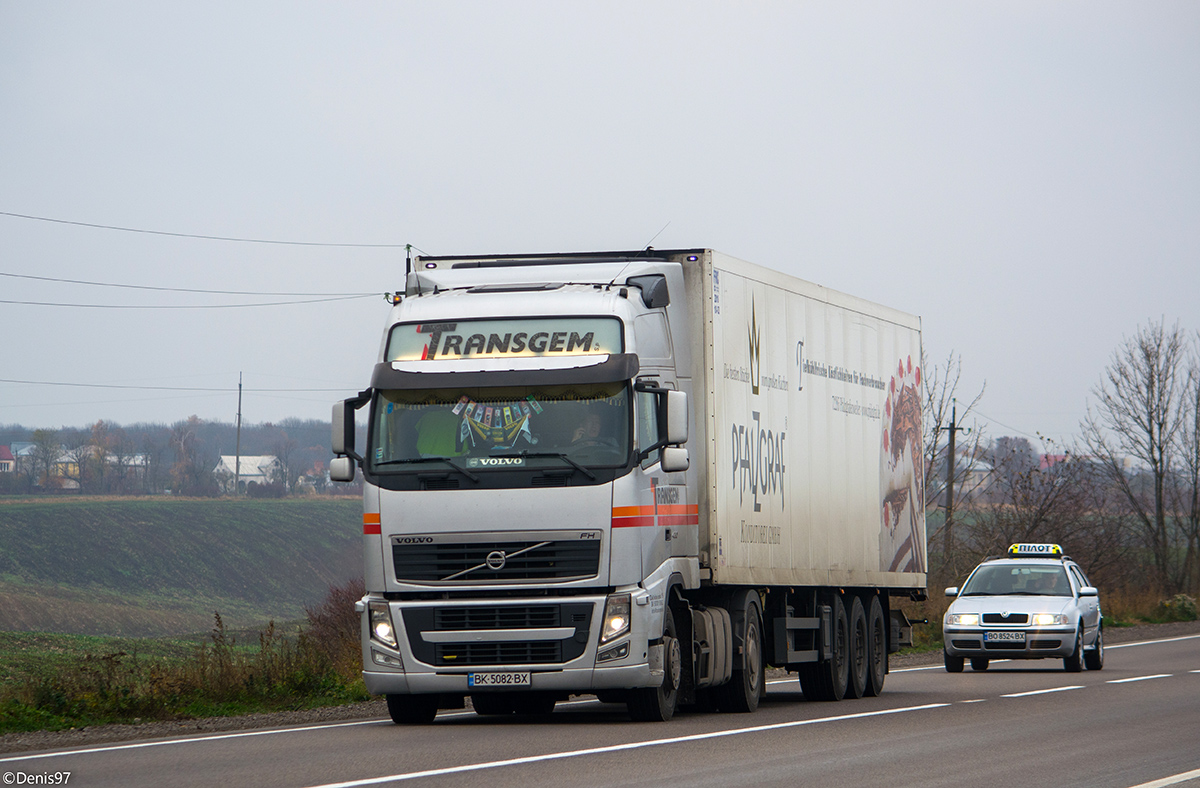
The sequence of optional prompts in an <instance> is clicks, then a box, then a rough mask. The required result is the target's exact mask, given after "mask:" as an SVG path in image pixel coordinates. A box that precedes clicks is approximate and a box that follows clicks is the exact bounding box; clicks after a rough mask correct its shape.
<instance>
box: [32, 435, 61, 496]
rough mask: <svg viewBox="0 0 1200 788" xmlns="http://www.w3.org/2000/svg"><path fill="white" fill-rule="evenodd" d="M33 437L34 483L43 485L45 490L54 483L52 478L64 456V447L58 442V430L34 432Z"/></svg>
mask: <svg viewBox="0 0 1200 788" xmlns="http://www.w3.org/2000/svg"><path fill="white" fill-rule="evenodd" d="M32 437H33V452H32V460H33V478H34V483H35V484H39V483H40V484H42V485H43V488H42V489H43V490H44V489H46V488H48V487H49V486H50V485H51V483H52V482H51V476H52V475H53V473H54V467H55V465H57V464H58V458H59V457H60V456H61V455H62V445H61V444H60V443H59V441H58V431H57V430H34V432H33V436H32Z"/></svg>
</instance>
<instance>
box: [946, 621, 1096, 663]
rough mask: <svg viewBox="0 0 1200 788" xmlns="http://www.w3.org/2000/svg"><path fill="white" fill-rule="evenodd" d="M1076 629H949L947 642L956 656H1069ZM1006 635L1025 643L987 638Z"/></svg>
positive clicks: (953, 655) (1006, 657) (948, 652)
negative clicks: (993, 635)
mask: <svg viewBox="0 0 1200 788" xmlns="http://www.w3.org/2000/svg"><path fill="white" fill-rule="evenodd" d="M1075 632H1076V630H1075V628H1073V627H1069V626H1057V627H1038V628H1034V627H1022V628H1012V627H1008V628H1004V627H991V628H987V627H946V628H945V630H944V635H943V640H944V645H945V649H946V653H947V654H949V655H950V656H952V657H988V658H989V659H1043V658H1045V657H1069V656H1071V654H1072V652H1074V651H1075ZM992 633H1004V634H1005V635H1006V636H1009V637H1012V636H1013V635H1014V634H1019V635H1023V636H1024V637H1023V639H1022V640H995V641H992V640H990V639H985V637H984V636H985V635H989V636H990V635H992Z"/></svg>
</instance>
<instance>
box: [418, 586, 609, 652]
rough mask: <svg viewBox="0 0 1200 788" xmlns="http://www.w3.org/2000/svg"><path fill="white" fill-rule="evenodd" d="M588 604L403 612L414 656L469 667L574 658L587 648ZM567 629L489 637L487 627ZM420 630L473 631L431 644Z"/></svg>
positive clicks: (481, 607) (503, 628) (479, 606)
mask: <svg viewBox="0 0 1200 788" xmlns="http://www.w3.org/2000/svg"><path fill="white" fill-rule="evenodd" d="M592 610H593V604H592V603H591V602H564V603H562V604H551V605H545V604H542V605H477V606H476V605H471V606H458V607H445V608H442V607H438V608H430V607H417V608H409V609H405V610H403V611H402V612H401V615H402V616H403V617H404V629H405V632H406V633H407V635H408V645H409V647H410V648H411V649H412V652H413V656H415V657H416V658H417V659H418V660H420V661H421V662H424V663H426V664H428V665H435V666H437V667H456V666H461V667H469V666H473V665H546V664H562V663H564V662H569V661H571V660H573V659H577V658H578V657H580V656H581V655H582V654H583V651H584V648H585V647H586V646H587V641H588V631H589V629H590V627H591V623H592ZM556 627H571V628H572V630H573V634H572V635H570V636H568V637H567V638H564V639H562V640H534V639H530V640H520V639H517V640H488V636H487V633H488V631H489V630H514V629H516V630H520V629H552V628H556ZM422 632H471V633H476V634H478V635H479V638H478V639H474V638H473V639H472V640H470V641H468V642H465V643H430V642H427V641H426V640H425V639H424V638H423V637H422V636H421V633H422Z"/></svg>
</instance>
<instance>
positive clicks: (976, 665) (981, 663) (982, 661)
mask: <svg viewBox="0 0 1200 788" xmlns="http://www.w3.org/2000/svg"><path fill="white" fill-rule="evenodd" d="M987 669H988V658H987V657H971V670H987Z"/></svg>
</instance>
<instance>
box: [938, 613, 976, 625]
mask: <svg viewBox="0 0 1200 788" xmlns="http://www.w3.org/2000/svg"><path fill="white" fill-rule="evenodd" d="M946 623H947V624H949V625H950V626H952V627H977V626H979V614H978V613H948V614H947V615H946Z"/></svg>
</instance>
